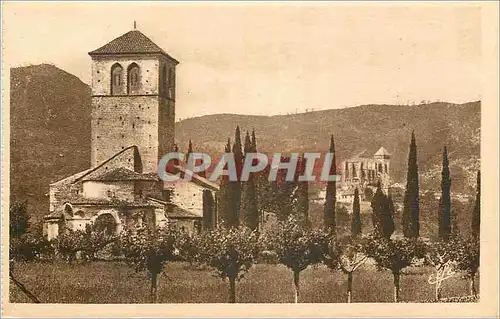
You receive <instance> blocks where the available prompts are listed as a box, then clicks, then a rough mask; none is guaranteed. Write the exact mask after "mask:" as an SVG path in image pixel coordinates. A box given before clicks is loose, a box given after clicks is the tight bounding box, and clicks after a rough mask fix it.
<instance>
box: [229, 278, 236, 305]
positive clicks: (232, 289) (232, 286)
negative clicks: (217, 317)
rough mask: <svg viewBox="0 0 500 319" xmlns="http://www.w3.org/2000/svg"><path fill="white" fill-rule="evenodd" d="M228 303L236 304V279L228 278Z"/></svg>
mask: <svg viewBox="0 0 500 319" xmlns="http://www.w3.org/2000/svg"><path fill="white" fill-rule="evenodd" d="M229 303H236V278H234V277H229Z"/></svg>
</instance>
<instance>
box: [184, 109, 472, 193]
mask: <svg viewBox="0 0 500 319" xmlns="http://www.w3.org/2000/svg"><path fill="white" fill-rule="evenodd" d="M480 109H481V105H480V102H472V103H466V104H460V105H456V104H449V103H441V102H439V103H431V104H423V105H416V106H399V105H364V106H358V107H351V108H346V109H336V110H326V111H316V112H309V113H302V114H292V115H279V116H245V115H234V114H217V115H208V116H202V117H198V118H192V119H186V120H183V121H181V122H179V123H177V126H176V138H177V141H178V143H179V145H180V148H181V151H182V150H184V151H185V150H186V149H187V144H188V140H189V139H190V138H191V139H192V140H193V144H194V146H195V151H205V152H209V153H210V154H213V155H219V154H220V153H221V152H222V151H223V149H224V144H225V143H226V142H227V138H228V137H231V139H232V140H233V138H234V129H235V127H236V125H239V126H240V128H241V130H242V132H243V133H244V132H245V131H246V130H251V129H252V128H255V131H256V136H257V143H258V149H259V151H262V152H266V153H267V152H284V153H287V152H304V151H319V152H325V151H326V150H327V149H328V143H329V134H332V133H333V134H334V136H335V145H336V151H337V156H338V161H341V160H343V159H346V158H349V157H350V156H353V155H355V154H358V153H360V152H362V151H364V154H363V156H367V157H368V156H370V157H371V156H372V154H373V153H375V152H376V151H377V149H378V148H379V147H380V146H384V147H385V148H386V149H387V150H388V151H389V152H390V153H391V154H392V161H391V170H392V172H391V176H392V177H393V179H394V180H395V181H397V182H403V181H404V180H405V178H406V165H407V156H408V145H409V142H410V134H411V131H412V130H415V134H416V137H417V147H418V159H419V167H420V172H421V176H422V181H421V183H422V187H423V188H431V189H436V188H438V187H439V183H440V178H441V177H440V174H441V171H440V169H441V154H442V148H443V146H444V145H447V146H448V152H449V158H450V163H451V170H452V180H453V183H452V188H453V191H456V192H464V191H465V192H467V191H470V189H469V187H468V186H470V185H471V186H474V185H475V181H474V176H475V175H474V174H475V170H476V169H478V168H479V156H480V152H479V151H480V126H481V125H480V121H481V116H480Z"/></svg>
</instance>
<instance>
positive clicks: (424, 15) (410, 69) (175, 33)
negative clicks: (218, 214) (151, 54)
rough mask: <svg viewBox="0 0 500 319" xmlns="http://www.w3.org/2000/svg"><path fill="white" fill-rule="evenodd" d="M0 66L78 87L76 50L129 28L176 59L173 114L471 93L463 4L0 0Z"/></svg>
mask: <svg viewBox="0 0 500 319" xmlns="http://www.w3.org/2000/svg"><path fill="white" fill-rule="evenodd" d="M2 14H3V23H2V30H3V50H4V51H3V54H4V55H3V62H4V64H5V66H6V67H15V66H23V65H29V64H39V63H52V64H54V65H56V66H57V67H59V68H61V69H63V70H65V71H67V72H70V73H72V74H74V75H76V76H78V77H79V78H80V79H81V80H82V81H84V82H86V83H90V63H91V59H90V57H89V56H88V54H87V53H88V52H89V51H92V50H94V49H96V48H98V47H100V46H102V45H104V44H106V43H107V42H109V41H111V40H113V39H114V38H116V37H118V36H120V35H122V34H124V33H126V32H128V31H130V30H131V29H133V21H134V20H135V21H136V23H137V29H138V30H140V31H141V32H143V33H144V34H146V35H147V36H148V37H149V38H151V39H152V40H153V41H154V42H155V43H156V44H158V45H159V46H160V47H162V48H163V49H164V50H165V51H167V52H168V53H169V54H170V55H172V56H174V57H175V58H176V59H178V60H179V61H180V62H181V63H180V64H179V65H178V68H177V100H176V113H177V114H176V115H177V116H178V118H181V119H184V118H188V117H195V116H201V115H206V114H216V113H238V114H255V115H275V114H287V113H295V112H304V111H305V110H306V109H308V110H311V109H314V110H320V109H333V108H344V107H352V106H356V105H362V104H379V103H380V104H407V103H412V102H415V103H420V101H422V100H426V101H436V100H440V101H450V102H455V103H462V102H469V101H476V100H479V99H481V9H480V8H479V7H475V6H474V5H473V4H470V3H469V4H465V3H462V4H456V3H455V4H453V5H451V4H448V3H427V4H416V3H413V4H409V3H405V4H396V3H386V4H380V3H378V4H368V3H362V4H361V3H353V2H351V3H332V2H330V3H327V2H315V3H298V2H290V3H268V4H262V3H234V2H233V3H194V2H188V3H150V2H141V3H132V2H130V3H102V2H101V3H99V2H80V3H68V2H64V3H49V2H46V3H44V2H39V3H23V2H17V3H9V2H7V3H4V4H3V13H2Z"/></svg>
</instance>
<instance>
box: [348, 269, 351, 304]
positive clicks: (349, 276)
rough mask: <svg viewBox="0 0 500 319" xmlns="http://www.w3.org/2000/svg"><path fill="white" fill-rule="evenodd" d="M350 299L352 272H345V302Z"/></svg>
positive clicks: (349, 301)
mask: <svg viewBox="0 0 500 319" xmlns="http://www.w3.org/2000/svg"><path fill="white" fill-rule="evenodd" d="M351 300H352V272H350V273H348V274H347V302H348V303H351Z"/></svg>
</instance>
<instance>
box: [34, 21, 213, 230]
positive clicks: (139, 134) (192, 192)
mask: <svg viewBox="0 0 500 319" xmlns="http://www.w3.org/2000/svg"><path fill="white" fill-rule="evenodd" d="M89 55H90V57H91V58H92V118H91V159H90V160H91V161H90V162H91V168H89V169H88V170H85V171H83V172H79V173H76V174H74V175H72V176H69V177H67V178H65V179H63V180H60V181H58V182H55V183H53V184H51V185H50V193H49V194H50V195H49V197H50V199H49V200H50V213H49V215H47V216H45V218H44V232H45V234H46V235H47V237H48V238H49V239H52V238H55V237H57V236H58V234H59V233H60V232H62V231H64V229H73V230H76V229H84V228H85V227H86V225H88V224H90V223H102V224H104V225H105V227H106V229H108V230H109V231H111V232H119V231H121V230H122V229H123V228H124V227H125V226H126V225H149V226H151V227H157V226H161V225H164V224H165V223H167V222H177V223H179V224H181V225H182V226H183V227H188V228H189V229H190V230H191V231H193V230H194V229H195V228H198V229H199V228H200V227H201V219H202V215H203V210H204V209H212V210H213V212H212V214H213V216H215V213H216V212H215V209H216V208H215V207H216V205H213V203H214V202H215V201H216V199H215V192H216V191H217V189H218V186H217V185H216V184H214V183H212V182H210V181H208V180H206V179H204V178H202V177H200V176H196V175H195V176H194V177H193V179H192V181H191V182H184V183H179V184H175V185H172V184H169V185H167V184H164V183H163V181H161V180H160V179H159V178H158V176H157V173H156V171H157V163H158V161H159V160H160V158H161V157H162V156H164V155H165V154H167V153H168V152H170V151H172V150H173V148H174V139H175V136H174V134H175V133H174V132H175V83H176V76H175V69H176V66H177V64H178V63H179V62H178V61H177V60H176V59H174V58H173V57H172V56H170V55H169V54H168V53H166V52H165V51H164V50H163V49H161V48H160V47H158V46H157V45H156V44H155V43H153V42H152V41H151V40H150V39H149V38H148V37H146V36H145V35H144V34H143V33H141V32H140V31H138V30H135V29H134V30H132V31H130V32H127V33H125V34H124V35H122V36H120V37H118V38H116V39H114V40H113V41H111V42H109V43H108V44H106V45H104V46H102V47H100V48H98V49H96V50H94V51H92V52H89ZM55 142H56V141H55ZM204 200H209V201H211V204H210V205H204V203H203V201H204ZM207 207H209V208H207ZM213 222H215V220H214V221H213Z"/></svg>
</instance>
